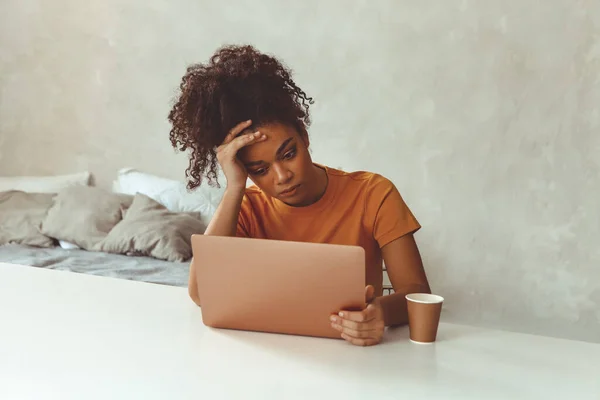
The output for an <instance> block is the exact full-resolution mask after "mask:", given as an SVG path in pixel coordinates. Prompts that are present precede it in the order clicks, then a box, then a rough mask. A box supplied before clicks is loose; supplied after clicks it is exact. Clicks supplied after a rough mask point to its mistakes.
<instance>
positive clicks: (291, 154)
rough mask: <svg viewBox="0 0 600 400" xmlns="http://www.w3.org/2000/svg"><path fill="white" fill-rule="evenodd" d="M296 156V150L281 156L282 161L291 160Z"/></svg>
mask: <svg viewBox="0 0 600 400" xmlns="http://www.w3.org/2000/svg"><path fill="white" fill-rule="evenodd" d="M295 155H296V149H291V150H290V151H288V152H287V153H285V154H284V155H283V159H284V160H291V159H292V158H294V156H295Z"/></svg>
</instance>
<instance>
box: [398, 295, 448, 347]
mask: <svg viewBox="0 0 600 400" xmlns="http://www.w3.org/2000/svg"><path fill="white" fill-rule="evenodd" d="M405 297H406V304H407V307H408V328H409V331H410V340H411V341H412V342H415V343H423V344H424V343H433V342H435V339H436V336H437V331H438V326H439V323H440V314H441V313H442V303H443V302H444V298H443V297H442V296H438V295H435V294H428V293H411V294H407V295H406V296H405Z"/></svg>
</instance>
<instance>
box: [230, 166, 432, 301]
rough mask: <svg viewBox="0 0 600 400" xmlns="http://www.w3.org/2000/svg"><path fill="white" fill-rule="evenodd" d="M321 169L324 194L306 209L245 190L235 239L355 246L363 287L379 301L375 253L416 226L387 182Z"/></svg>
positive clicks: (379, 266)
mask: <svg viewBox="0 0 600 400" xmlns="http://www.w3.org/2000/svg"><path fill="white" fill-rule="evenodd" d="M321 167H322V168H325V170H326V171H327V175H328V178H329V182H328V184H327V189H326V191H325V194H324V195H323V196H322V197H321V198H320V199H319V200H318V201H317V202H316V203H314V204H311V205H309V206H306V207H292V206H288V205H287V204H285V203H283V202H282V201H280V200H278V199H276V198H273V197H271V196H268V195H266V194H264V193H263V192H262V191H261V190H260V189H259V188H257V187H256V186H252V187H249V188H247V189H246V193H245V195H244V198H243V200H242V206H241V210H240V214H239V217H238V226H237V236H241V237H252V238H259V239H275V240H290V241H297V242H312V243H331V244H345V245H358V246H361V247H362V248H363V249H365V256H366V260H365V261H366V282H367V284H370V285H373V286H374V287H375V294H376V296H381V294H382V286H383V268H382V267H383V263H382V256H381V248H382V247H383V246H385V245H386V244H388V243H390V242H391V241H393V240H395V239H398V238H399V237H401V236H403V235H406V234H408V233H412V232H416V231H417V230H418V229H419V228H420V227H421V226H420V225H419V222H418V221H417V220H416V218H415V217H414V216H413V214H412V212H411V211H410V209H409V208H408V207H407V205H406V204H405V202H404V200H403V199H402V197H401V195H400V193H399V192H398V190H397V189H396V187H395V186H394V184H393V183H392V182H391V181H390V180H388V179H386V178H384V177H383V176H381V175H378V174H373V173H370V172H363V171H359V172H352V173H347V172H343V171H340V170H336V169H333V168H329V167H324V166H321Z"/></svg>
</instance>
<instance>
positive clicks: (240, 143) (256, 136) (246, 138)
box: [228, 132, 267, 153]
mask: <svg viewBox="0 0 600 400" xmlns="http://www.w3.org/2000/svg"><path fill="white" fill-rule="evenodd" d="M266 138H267V136H266V135H265V134H263V133H260V132H254V133H249V134H247V135H242V136H238V137H236V138H235V139H233V140H232V141H231V142H229V144H228V147H229V148H230V149H231V151H232V152H233V153H237V152H238V151H239V150H240V149H241V148H242V147H245V146H249V145H251V144H254V143H258V142H261V141H263V140H265V139H266Z"/></svg>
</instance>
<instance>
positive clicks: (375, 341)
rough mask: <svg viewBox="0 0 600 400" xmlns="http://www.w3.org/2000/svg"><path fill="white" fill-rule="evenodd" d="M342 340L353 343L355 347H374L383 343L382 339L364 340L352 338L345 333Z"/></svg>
mask: <svg viewBox="0 0 600 400" xmlns="http://www.w3.org/2000/svg"><path fill="white" fill-rule="evenodd" d="M342 339H344V340H346V341H348V342H350V343H352V344H353V345H355V346H374V345H376V344H379V343H381V337H380V338H378V339H376V338H367V339H362V338H355V337H352V336H348V335H346V334H345V333H342Z"/></svg>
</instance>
